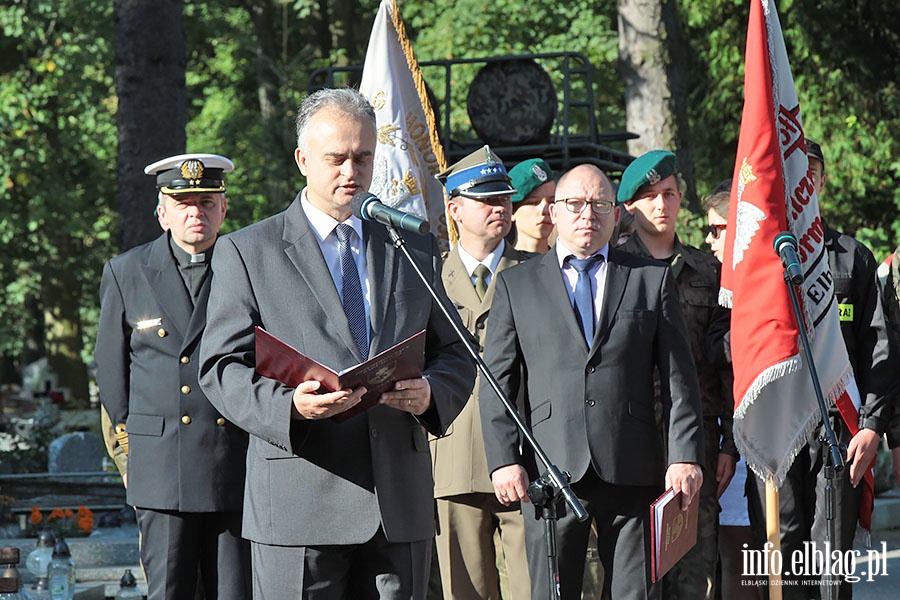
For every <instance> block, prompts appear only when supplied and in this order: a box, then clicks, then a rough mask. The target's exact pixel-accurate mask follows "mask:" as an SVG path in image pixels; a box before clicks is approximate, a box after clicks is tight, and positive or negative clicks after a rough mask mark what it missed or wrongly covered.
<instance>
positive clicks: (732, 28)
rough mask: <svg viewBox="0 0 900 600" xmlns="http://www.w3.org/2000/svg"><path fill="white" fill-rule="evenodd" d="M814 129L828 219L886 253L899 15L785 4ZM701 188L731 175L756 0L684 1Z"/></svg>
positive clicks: (898, 94)
mask: <svg viewBox="0 0 900 600" xmlns="http://www.w3.org/2000/svg"><path fill="white" fill-rule="evenodd" d="M776 5H777V9H778V11H779V17H780V21H781V26H782V29H783V31H784V38H785V45H786V46H787V51H788V58H789V60H790V62H791V69H792V71H793V75H794V83H795V85H796V87H797V94H798V97H799V100H800V108H801V114H802V117H803V123H804V129H805V132H806V134H807V135H808V136H809V137H810V138H811V139H814V140H816V141H818V142H819V143H820V144H822V147H823V151H824V153H825V158H826V162H827V173H828V184H827V187H826V190H825V193H824V194H823V195H822V197H821V198H820V205H821V210H822V213H823V214H824V215H825V217H826V218H827V219H828V221H829V223H830V224H831V225H832V226H834V227H836V228H838V229H841V230H843V231H844V232H846V233H849V234H851V235H856V236H857V237H859V239H860V240H861V241H863V242H865V243H867V244H869V246H870V247H871V248H872V250H873V251H874V252H875V254H876V256H878V257H879V258H881V257H884V256H886V255H887V253H889V252H890V251H891V250H892V249H893V247H894V246H895V245H896V241H897V240H898V239H900V222H898V221H897V220H896V219H894V218H893V215H894V214H895V213H896V211H897V209H898V208H900V192H898V188H900V161H898V158H897V157H898V156H900V140H898V138H897V137H896V136H895V135H894V132H896V131H897V129H898V127H900V91H898V85H900V84H898V82H900V65H898V63H897V61H896V57H897V56H898V55H900V13H898V12H897V10H896V8H895V7H894V6H892V5H890V4H885V3H881V2H877V1H874V0H862V1H851V0H793V1H790V2H788V1H783V2H778V3H776ZM680 7H681V14H682V15H683V18H684V27H685V30H686V35H685V37H686V38H687V39H688V40H689V43H690V47H691V51H692V52H691V65H690V66H689V69H688V72H689V73H690V74H691V84H690V85H689V87H688V89H690V90H691V92H690V103H689V105H690V109H689V110H690V117H691V133H692V141H693V143H694V158H695V173H696V176H697V181H698V188H699V190H700V192H701V193H708V192H709V190H710V189H712V188H713V187H714V186H715V185H716V183H718V182H719V181H720V180H722V179H725V178H730V177H731V175H732V172H733V170H734V158H735V157H734V153H735V151H736V149H737V139H738V133H739V129H740V119H741V110H742V107H743V85H744V84H743V77H744V74H743V54H744V44H745V40H746V29H747V19H748V14H749V2H746V1H744V0H692V1H690V2H688V1H686V0H681V2H680Z"/></svg>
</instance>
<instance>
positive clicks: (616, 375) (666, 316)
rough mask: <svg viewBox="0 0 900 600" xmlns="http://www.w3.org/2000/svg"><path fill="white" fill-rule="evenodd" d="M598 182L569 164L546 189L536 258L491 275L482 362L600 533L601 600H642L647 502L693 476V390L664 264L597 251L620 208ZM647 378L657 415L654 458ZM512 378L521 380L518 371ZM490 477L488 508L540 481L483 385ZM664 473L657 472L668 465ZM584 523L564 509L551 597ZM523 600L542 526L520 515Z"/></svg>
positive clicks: (574, 579) (575, 572)
mask: <svg viewBox="0 0 900 600" xmlns="http://www.w3.org/2000/svg"><path fill="white" fill-rule="evenodd" d="M614 200H615V196H614V193H613V189H612V184H611V183H610V181H609V179H608V178H607V177H606V175H604V174H603V173H602V172H601V171H600V170H599V169H598V168H596V167H594V166H592V165H579V166H577V167H575V168H573V169H572V170H570V171H569V172H567V173H566V174H564V175H563V176H562V177H561V178H560V180H559V183H558V184H557V189H556V196H555V201H554V204H553V206H552V207H551V209H550V210H551V213H550V214H551V217H552V219H553V221H554V223H555V224H556V226H557V229H558V231H559V238H558V240H557V243H556V245H555V246H554V247H553V248H552V249H551V250H550V252H549V253H548V254H545V255H544V256H542V257H540V258H536V259H534V260H531V261H527V262H525V263H523V264H521V265H518V266H515V267H512V268H510V269H507V270H505V271H502V272H501V273H498V275H497V282H496V289H495V292H494V301H493V304H492V308H491V319H490V322H489V324H488V331H487V339H486V341H485V362H486V363H487V365H488V367H489V368H490V369H491V371H492V372H493V373H494V374H495V375H496V376H497V378H498V380H499V382H500V386H501V388H502V389H503V391H504V392H505V393H506V394H507V395H508V396H509V397H512V398H515V397H516V396H517V395H518V393H519V389H520V387H522V386H524V388H525V391H526V406H525V410H524V416H525V418H526V420H527V421H528V422H529V424H530V425H531V427H532V430H533V432H534V435H535V437H536V438H537V440H538V441H539V442H540V443H541V444H542V445H543V447H544V449H545V450H546V451H547V453H548V454H549V456H550V459H551V460H552V461H553V462H554V463H555V464H556V466H558V467H559V468H560V469H561V470H564V471H568V472H569V473H570V474H571V481H572V491H573V492H574V493H575V494H576V495H577V496H578V497H579V498H580V499H581V500H582V502H583V503H584V506H585V508H586V509H587V511H588V513H589V514H590V516H591V517H593V518H594V519H595V520H596V522H597V526H598V530H599V532H598V540H599V543H598V546H599V548H598V549H599V553H600V558H601V561H602V563H603V567H604V572H605V574H606V576H605V579H604V586H603V587H604V596H605V597H609V595H610V594H611V597H613V598H617V599H619V598H641V599H645V598H647V597H650V596H651V595H652V594H654V593H655V590H654V589H652V588H651V587H650V585H649V580H650V572H649V569H648V561H647V557H648V549H649V544H650V535H649V534H650V528H649V513H650V503H651V502H653V500H654V499H656V497H657V496H658V495H659V493H660V492H662V491H663V486H664V485H665V487H673V488H674V489H675V490H676V491H681V492H683V493H684V500H685V505H686V504H687V501H689V500H690V499H692V498H693V496H694V495H695V494H696V493H697V492H698V491H699V489H700V485H701V482H702V479H703V476H702V473H701V470H700V466H699V465H700V463H701V461H702V459H703V428H702V420H701V410H700V394H699V389H698V385H697V376H696V371H695V370H694V366H693V361H692V360H691V353H690V345H689V343H688V337H687V333H686V329H685V325H684V319H683V317H682V313H681V308H680V306H679V304H678V294H677V291H676V288H675V283H674V280H673V279H672V275H671V273H670V269H669V267H668V265H666V264H664V263H660V262H656V261H652V260H649V259H646V258H643V257H638V256H635V255H633V254H628V253H625V252H621V251H619V250H617V249H615V248H611V247H610V245H609V239H610V236H611V235H612V231H613V227H614V226H615V223H616V218H617V216H618V211H619V208H618V207H616V206H615V202H614ZM654 370H658V372H659V376H660V379H661V381H662V382H663V385H662V388H663V394H662V407H663V414H664V415H665V416H666V418H667V419H668V421H667V424H666V426H667V427H668V429H669V440H668V448H667V449H666V448H664V447H663V444H662V441H661V438H660V434H659V430H658V427H657V423H656V416H655V411H654V385H653V374H654ZM522 372H524V373H525V374H524V376H520V375H519V374H520V373H522ZM479 400H480V404H481V415H482V423H483V428H484V438H485V450H486V452H487V459H488V469H489V471H490V472H491V480H492V482H493V485H494V490H495V493H496V495H497V498H498V500H500V501H501V502H503V503H512V502H517V501H519V500H522V499H525V500H526V501H527V496H526V490H527V486H528V481H529V479H534V478H535V477H536V476H537V475H539V472H538V469H537V467H536V466H535V465H534V464H533V460H530V457H529V456H528V455H527V453H526V454H525V455H523V453H522V452H520V449H519V442H518V440H519V436H518V432H517V431H516V427H515V425H514V423H513V421H512V419H511V418H510V417H509V415H507V414H506V412H505V409H504V408H503V405H502V404H501V403H500V401H499V399H498V398H497V397H496V394H495V393H494V392H493V390H491V389H490V388H486V387H482V389H481V392H480V396H479ZM667 464H668V466H666V465H667ZM589 530H590V521H586V522H583V523H582V522H578V521H577V520H576V519H575V517H574V516H573V515H572V514H571V513H566V512H562V513H561V517H560V519H559V523H558V536H559V544H558V547H559V567H560V589H561V596H562V598H564V599H573V600H574V599H578V598H580V597H581V582H582V577H583V572H584V556H585V551H586V547H587V540H588V533H589ZM525 534H526V548H527V553H528V566H529V571H530V574H531V587H532V598H534V599H536V600H537V599H542V598H547V597H548V595H549V590H548V583H547V582H548V570H547V560H546V553H545V552H544V541H543V527H542V524H541V523H540V522H539V521H538V520H536V519H534V518H532V517H526V519H525Z"/></svg>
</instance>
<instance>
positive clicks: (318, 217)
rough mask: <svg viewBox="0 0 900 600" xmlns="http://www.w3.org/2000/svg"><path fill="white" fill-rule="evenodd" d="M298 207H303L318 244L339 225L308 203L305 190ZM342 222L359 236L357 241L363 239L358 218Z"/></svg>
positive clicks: (329, 216)
mask: <svg viewBox="0 0 900 600" xmlns="http://www.w3.org/2000/svg"><path fill="white" fill-rule="evenodd" d="M300 205H301V206H302V207H303V212H305V213H306V218H307V219H308V220H309V224H310V226H311V227H312V228H313V231H314V232H315V233H316V236H317V237H318V238H319V241H320V242H322V241H325V239H326V238H328V236H329V235H331V232H333V231H334V228H335V227H337V226H338V225H339V224H340V223H341V221H338V220H337V219H335V218H334V217H332V216H331V215H329V214H328V213H326V212H325V211H323V210H322V209H320V208H319V207H317V206H316V205H314V204H313V203H312V202H310V201H309V199H308V198H307V197H306V189H305V188H304V190H303V192H302V193H301V194H300ZM343 222H344V223H347V224H348V225H351V226H352V227H353V230H354V231H356V235H358V236H359V239H360V240H362V239H363V232H362V221H361V220H359V218H358V217H356V216H353V215H351V216H350V218H349V219H347V220H346V221H343Z"/></svg>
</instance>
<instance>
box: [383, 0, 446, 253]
mask: <svg viewBox="0 0 900 600" xmlns="http://www.w3.org/2000/svg"><path fill="white" fill-rule="evenodd" d="M391 20H392V21H393V23H394V31H396V32H397V40H398V41H399V42H400V47H401V48H403V55H404V56H405V57H406V65H407V66H408V67H409V71H410V73H412V78H413V83H414V84H415V86H416V93H417V94H418V95H419V102H421V103H422V108H423V109H424V112H425V123H426V124H427V125H428V136H429V139H430V140H431V150H432V151H433V152H434V156H435V158H436V159H437V163H438V168H439V169H440V170H441V171H443V170H444V169H446V168H447V159H446V157H445V156H444V147H443V146H441V141H440V139H439V138H438V133H437V123H436V122H435V120H434V111H433V110H432V108H431V102H430V101H429V100H428V92H427V91H426V88H425V79H424V78H423V77H422V69H421V68H420V67H419V61H418V60H417V59H416V55H415V53H414V52H413V48H412V44H410V43H409V40H408V39H407V37H406V26H405V25H404V24H403V19H402V17H401V16H400V8H399V7H398V6H397V0H391ZM441 187H442V189H444V188H443V186H441ZM446 195H447V191H446V189H444V218H445V219H446V220H447V236H448V237H449V240H450V244H451V245H454V244H456V240H457V238H458V237H459V236H458V233H457V231H456V227H455V223H454V222H453V219H452V218H450V213H449V211H448V210H447V199H446ZM426 209H427V207H426Z"/></svg>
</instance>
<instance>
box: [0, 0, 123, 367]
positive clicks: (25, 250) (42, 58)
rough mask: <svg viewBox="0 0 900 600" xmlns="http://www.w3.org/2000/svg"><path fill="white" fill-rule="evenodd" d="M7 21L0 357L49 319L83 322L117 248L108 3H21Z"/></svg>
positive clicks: (1, 134) (1, 127)
mask: <svg viewBox="0 0 900 600" xmlns="http://www.w3.org/2000/svg"><path fill="white" fill-rule="evenodd" d="M0 27H2V30H3V34H2V39H3V42H2V43H3V45H4V47H5V48H4V49H5V50H6V51H8V52H9V53H8V54H5V56H6V57H13V58H11V59H9V62H8V63H5V64H4V67H5V68H4V70H3V71H2V72H0V156H3V157H4V160H3V161H0V189H2V195H0V285H2V294H3V301H2V303H0V353H3V354H5V355H9V356H20V355H21V353H22V352H23V350H24V347H25V345H26V343H27V342H29V341H31V342H34V340H29V337H28V335H27V333H26V332H28V331H31V330H34V329H35V328H37V329H38V330H39V329H40V327H41V326H42V325H43V323H44V319H45V318H46V319H49V320H51V321H53V320H71V317H70V316H69V315H73V314H74V315H75V329H76V330H77V329H78V323H77V321H78V315H79V311H80V310H89V309H90V308H91V307H92V306H94V305H95V304H96V300H95V299H96V289H97V277H98V275H99V272H100V265H102V261H103V259H104V258H106V257H108V256H110V255H111V254H112V253H113V251H112V239H111V238H112V236H111V232H112V231H113V230H114V224H115V216H116V215H115V212H114V210H113V207H112V206H111V202H110V200H111V199H113V198H114V197H115V194H114V190H115V147H116V143H115V140H116V138H115V96H114V89H115V86H114V82H113V68H112V65H113V60H112V6H111V4H110V3H108V2H104V1H101V0H59V1H56V2H24V1H22V0H16V1H14V2H13V3H12V5H11V6H9V7H6V8H2V9H0ZM67 297H68V298H71V299H72V300H68V299H67ZM73 302H74V306H72V303H73ZM92 339H93V335H92V331H91V328H90V327H89V328H88V329H87V330H86V331H85V335H84V341H85V342H87V341H88V340H92ZM48 341H49V340H48ZM37 345H38V346H40V341H38V344H37Z"/></svg>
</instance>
